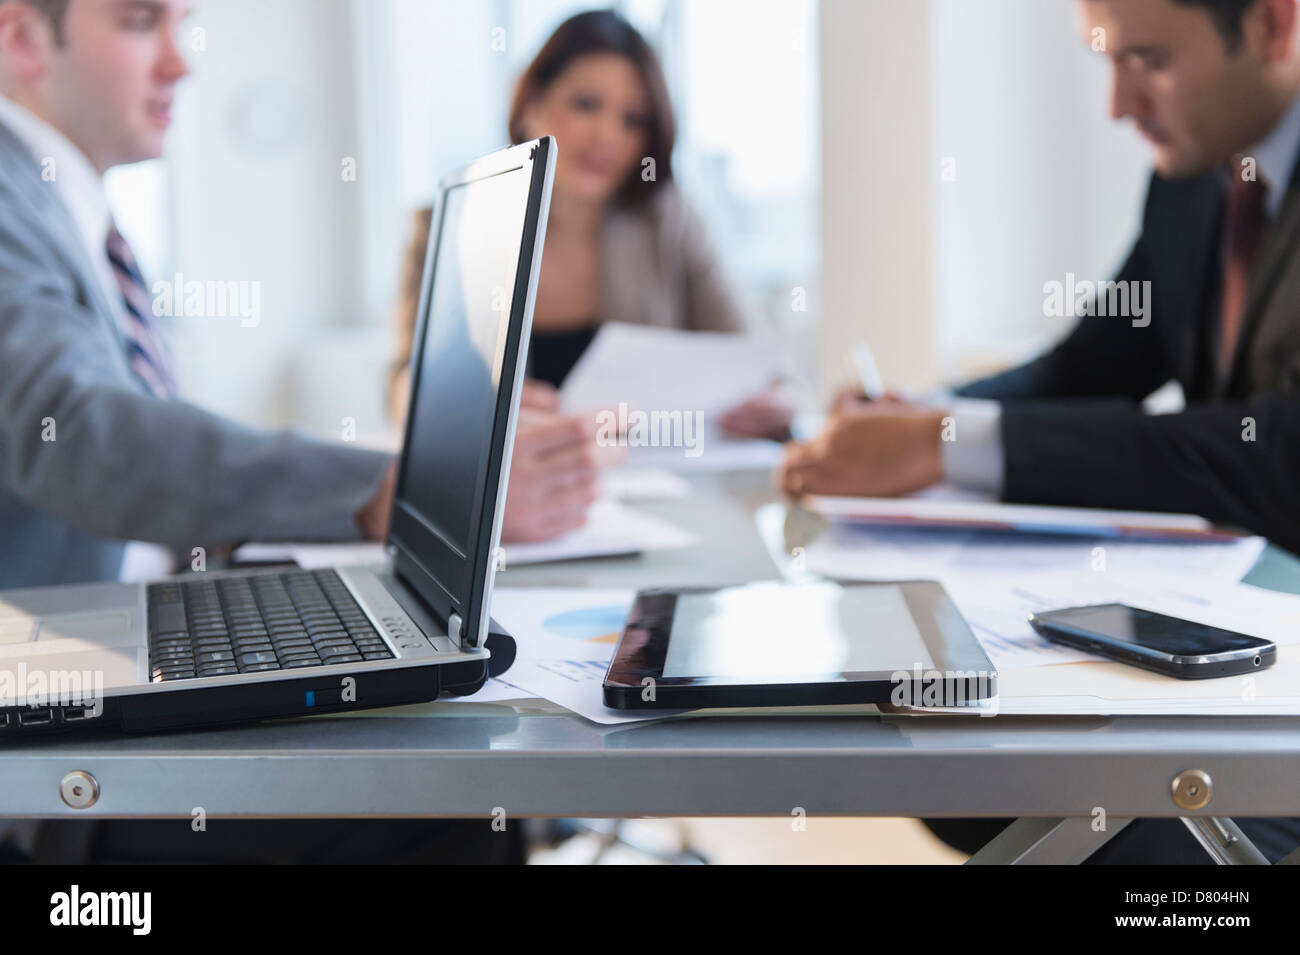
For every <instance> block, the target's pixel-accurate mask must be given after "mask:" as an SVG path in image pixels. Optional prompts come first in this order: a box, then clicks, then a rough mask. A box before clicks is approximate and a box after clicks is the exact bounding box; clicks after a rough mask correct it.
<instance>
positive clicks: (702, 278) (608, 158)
mask: <svg viewBox="0 0 1300 955" xmlns="http://www.w3.org/2000/svg"><path fill="white" fill-rule="evenodd" d="M509 131H510V138H511V141H512V142H515V143H521V142H526V141H527V140H530V139H535V138H537V137H539V136H543V135H548V134H549V135H552V136H554V137H555V139H556V142H557V145H558V147H559V148H558V150H557V153H558V155H557V159H556V170H555V185H554V190H553V194H552V197H551V211H550V220H549V223H548V225H547V230H546V245H545V248H544V251H543V256H542V270H541V277H540V280H539V285H538V289H537V303H536V308H535V310H534V314H533V332H532V338H531V340H530V344H529V355H528V369H529V379H530V380H529V384H528V386H527V388H526V390H525V394H524V404H525V405H530V406H532V407H534V408H542V409H553V408H554V406H555V394H554V389H556V388H558V387H559V386H560V385H561V384H562V383H563V381H564V379H565V377H566V376H567V375H568V373H569V371H570V370H571V369H572V368H573V366H574V365H575V364H576V363H577V361H578V359H579V358H580V357H581V356H582V353H583V352H584V351H585V350H586V348H587V346H588V345H589V344H590V343H591V341H592V339H593V338H594V337H595V334H596V331H597V329H598V328H599V326H600V325H601V323H602V322H607V321H613V322H630V323H634V324H641V325H657V326H662V327H669V328H680V329H688V330H694V331H741V330H742V329H743V327H744V322H743V318H742V315H741V312H740V309H739V307H738V305H737V302H736V299H735V298H734V296H733V295H732V293H731V291H730V289H729V288H728V286H727V283H726V280H725V278H724V276H723V274H722V270H721V268H720V265H719V262H718V259H717V256H716V255H715V253H714V251H713V249H712V247H711V246H710V245H709V243H708V241H707V239H706V238H705V235H704V228H703V225H702V223H701V222H700V220H699V218H698V217H697V216H696V215H695V213H694V212H693V211H692V209H691V208H690V206H689V205H688V204H687V202H686V200H685V198H684V197H683V196H682V194H681V192H680V191H679V190H678V189H677V187H676V185H675V184H674V182H673V176H672V158H671V157H672V151H673V141H674V139H675V136H676V126H675V122H674V119H673V111H672V104H671V102H670V101H669V98H668V88H667V85H666V84H665V82H664V76H663V69H662V68H661V66H660V64H659V60H658V58H657V57H656V56H655V54H654V52H653V51H652V50H651V48H650V45H649V44H648V43H647V42H646V40H645V38H644V37H642V36H641V34H640V33H638V32H637V31H636V29H635V28H633V27H632V26H631V25H630V24H629V23H628V22H627V21H626V20H624V19H623V18H622V17H621V16H619V15H618V14H617V13H615V12H613V11H612V10H596V11H590V12H587V13H581V14H578V15H577V16H574V17H571V18H570V19H568V20H566V21H565V22H564V23H562V24H561V25H560V26H559V28H558V29H557V30H556V31H555V33H553V34H552V35H551V37H550V39H549V40H547V41H546V43H545V45H544V46H543V47H542V49H541V51H540V52H539V53H538V54H537V57H536V58H535V59H534V60H533V62H532V63H531V64H530V65H529V67H528V69H527V70H525V72H524V74H523V76H522V77H521V78H520V80H519V84H518V86H517V87H516V89H515V95H514V101H513V103H512V104H511V108H510V120H509ZM431 219H432V211H431V210H428V209H425V210H422V211H421V212H419V213H418V214H417V221H416V229H415V238H414V240H413V241H412V243H411V246H410V250H409V252H408V257H407V265H406V273H405V279H404V282H403V300H402V304H401V306H400V308H399V312H398V322H399V333H398V340H399V343H400V346H399V349H398V352H399V354H398V358H397V360H396V362H395V363H394V367H393V371H392V376H391V382H390V384H391V391H390V400H391V404H392V408H393V412H394V417H397V418H400V417H401V415H402V412H403V409H404V408H405V406H406V395H407V390H408V388H409V380H408V375H409V365H410V353H411V340H412V338H413V336H414V332H415V322H416V316H417V313H418V311H419V302H418V298H419V292H420V278H421V273H422V270H423V266H424V259H425V251H426V248H427V242H428V235H429V226H430V222H431ZM790 418H791V410H790V408H789V406H788V404H787V403H786V402H785V401H784V400H783V399H782V398H781V397H780V392H779V391H777V390H775V389H774V390H771V391H768V392H765V393H763V394H760V395H756V396H755V397H753V398H752V399H750V400H748V401H746V402H744V403H742V404H741V405H739V406H737V407H736V408H733V409H731V410H730V411H729V412H728V413H727V414H726V415H724V417H723V419H722V421H721V423H722V426H723V427H724V428H725V429H726V430H728V431H730V432H732V433H733V434H737V435H741V436H747V437H775V438H784V437H786V436H787V434H788V430H789V424H790Z"/></svg>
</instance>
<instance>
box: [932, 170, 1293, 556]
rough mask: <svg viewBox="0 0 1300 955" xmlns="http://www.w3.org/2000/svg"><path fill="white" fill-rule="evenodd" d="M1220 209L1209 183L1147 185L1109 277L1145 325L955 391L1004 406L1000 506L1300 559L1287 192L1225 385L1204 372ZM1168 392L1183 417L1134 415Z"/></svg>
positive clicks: (1067, 342)
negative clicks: (1135, 519)
mask: <svg viewBox="0 0 1300 955" xmlns="http://www.w3.org/2000/svg"><path fill="white" fill-rule="evenodd" d="M1223 209H1224V183H1223V182H1222V180H1221V178H1220V177H1219V176H1218V175H1216V174H1213V173H1210V174H1206V175H1202V176H1198V177H1194V178H1191V179H1185V180H1179V181H1170V180H1165V179H1161V178H1160V177H1159V176H1156V177H1153V179H1152V181H1151V187H1150V190H1149V192H1148V194H1147V202H1146V210H1145V213H1144V216H1143V224H1142V234H1141V237H1140V238H1139V240H1138V242H1137V244H1136V245H1135V246H1134V248H1133V250H1132V252H1131V253H1130V254H1129V257H1128V261H1127V262H1126V263H1125V264H1124V267H1123V269H1122V270H1121V272H1120V275H1119V277H1118V278H1119V280H1122V281H1130V280H1132V281H1150V282H1151V286H1150V289H1151V305H1150V311H1149V312H1148V315H1149V317H1150V319H1151V321H1150V324H1149V325H1147V326H1146V327H1144V328H1139V327H1134V326H1133V324H1132V322H1131V321H1130V320H1129V319H1127V318H1119V317H1086V318H1081V319H1079V321H1078V324H1077V325H1076V326H1075V327H1074V329H1073V330H1072V331H1071V332H1070V334H1069V335H1068V336H1066V338H1065V339H1064V340H1063V341H1061V343H1060V344H1058V345H1057V346H1056V347H1055V348H1053V349H1052V350H1051V351H1049V352H1047V353H1046V354H1044V355H1042V356H1041V357H1039V358H1037V359H1036V360H1034V361H1031V362H1029V363H1028V364H1026V365H1023V366H1021V367H1019V368H1016V369H1013V370H1011V371H1008V372H1006V373H1004V374H1000V375H996V376H994V377H992V378H987V379H984V380H982V381H977V382H974V383H972V384H969V385H967V386H966V387H964V388H962V389H960V390H959V391H958V394H960V395H963V396H967V397H979V398H996V399H1000V400H1001V401H1002V403H1003V408H1002V442H1003V448H1004V452H1003V453H1004V455H1005V465H1006V471H1005V485H1004V491H1003V497H1004V499H1005V500H1007V501H1014V502H1019V503H1029V504H1058V505H1071V504H1072V505H1082V506H1088V507H1109V508H1121V509H1138V510H1153V511H1187V512H1191V513H1196V514H1201V515H1203V516H1204V517H1206V518H1208V519H1210V520H1212V521H1215V522H1217V523H1222V524H1230V525H1238V526H1241V527H1244V528H1247V529H1249V530H1251V531H1253V532H1255V533H1258V534H1262V535H1264V536H1266V537H1268V538H1270V539H1272V540H1273V541H1275V542H1277V543H1278V544H1281V545H1282V546H1283V547H1286V548H1288V549H1289V550H1291V551H1294V552H1297V553H1300V180H1298V179H1297V178H1293V179H1292V182H1291V184H1290V187H1289V189H1288V191H1287V194H1286V197H1285V199H1284V201H1283V204H1282V207H1281V210H1280V211H1279V213H1278V215H1277V218H1276V219H1275V220H1273V222H1272V223H1271V225H1270V227H1269V230H1268V233H1267V236H1266V237H1265V239H1264V243H1263V245H1262V247H1261V248H1260V250H1259V253H1258V258H1257V259H1256V266H1255V273H1254V275H1253V277H1252V283H1251V290H1250V294H1249V300H1248V304H1247V306H1246V313H1245V316H1244V318H1243V325H1242V331H1241V335H1240V338H1239V340H1238V345H1237V349H1236V352H1235V354H1234V357H1233V360H1232V365H1231V370H1230V373H1229V374H1228V375H1227V376H1226V378H1221V377H1220V376H1219V375H1218V374H1217V373H1216V371H1215V359H1214V356H1215V353H1216V350H1217V344H1216V343H1217V339H1218V334H1217V328H1218V313H1219V305H1218V299H1219V294H1220V292H1219V289H1220V284H1219V283H1220V273H1221V271H1222V269H1221V251H1220V249H1221V242H1220V232H1221V224H1222V219H1223ZM1171 379H1177V380H1178V381H1179V382H1180V383H1181V384H1182V387H1183V390H1184V393H1185V395H1186V397H1187V408H1186V410H1185V411H1183V412H1182V413H1179V414H1171V415H1147V414H1144V413H1143V411H1142V410H1141V407H1140V405H1139V402H1140V401H1141V399H1142V398H1143V397H1145V396H1146V395H1147V394H1149V393H1150V392H1152V391H1154V390H1155V389H1156V388H1158V387H1160V386H1161V385H1163V384H1164V383H1166V382H1168V381H1170V380H1171ZM1246 419H1250V420H1249V421H1247V420H1246ZM1252 422H1253V437H1254V440H1253V441H1252V440H1246V439H1245V437H1243V435H1245V436H1247V437H1248V436H1250V430H1251V425H1252ZM957 439H958V440H960V439H961V436H960V435H958V436H957Z"/></svg>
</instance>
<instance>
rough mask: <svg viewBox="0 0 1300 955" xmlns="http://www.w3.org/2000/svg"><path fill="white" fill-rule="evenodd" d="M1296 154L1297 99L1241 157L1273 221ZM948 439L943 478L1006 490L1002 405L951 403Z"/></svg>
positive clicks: (1299, 146)
mask: <svg viewBox="0 0 1300 955" xmlns="http://www.w3.org/2000/svg"><path fill="white" fill-rule="evenodd" d="M1297 153H1300V96H1297V97H1296V98H1295V99H1293V100H1292V101H1291V105H1290V107H1288V109H1287V111H1286V112H1285V113H1284V114H1283V115H1282V118H1281V119H1280V120H1279V121H1278V122H1277V124H1276V125H1274V127H1273V128H1272V129H1271V130H1269V133H1268V135H1267V136H1265V137H1264V138H1263V139H1261V140H1260V141H1259V142H1258V143H1256V144H1255V146H1254V147H1253V148H1251V149H1248V150H1246V151H1245V152H1244V153H1243V154H1242V155H1243V156H1250V157H1252V158H1253V159H1254V160H1255V166H1256V169H1255V172H1256V175H1257V176H1258V178H1259V179H1260V181H1262V182H1264V183H1266V184H1268V187H1269V189H1268V192H1267V193H1265V196H1264V203H1265V206H1266V208H1267V209H1268V214H1269V218H1276V217H1277V214H1278V212H1280V211H1281V209H1282V201H1283V200H1284V199H1285V198H1286V192H1287V187H1288V186H1289V185H1290V184H1291V177H1292V175H1293V174H1294V173H1295V166H1296V156H1297ZM951 409H952V411H951V413H952V418H953V432H954V435H953V436H954V438H955V440H953V441H946V442H944V444H943V470H944V479H945V480H946V481H948V482H949V483H951V484H955V485H957V486H959V487H965V488H969V489H971V490H976V491H987V492H989V493H991V494H995V495H997V496H999V497H1001V495H1002V491H1003V488H1004V487H1005V486H1006V480H1005V478H1006V475H1005V471H1004V469H1005V466H1006V465H1005V458H1004V457H1003V453H1002V452H1003V448H1002V403H1001V402H999V401H997V400H995V399H991V398H958V399H956V400H955V401H953V403H952V405H951Z"/></svg>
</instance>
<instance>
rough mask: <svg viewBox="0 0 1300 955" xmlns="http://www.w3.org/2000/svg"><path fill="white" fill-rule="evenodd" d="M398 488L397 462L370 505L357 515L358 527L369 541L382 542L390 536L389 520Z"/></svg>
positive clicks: (386, 475)
mask: <svg viewBox="0 0 1300 955" xmlns="http://www.w3.org/2000/svg"><path fill="white" fill-rule="evenodd" d="M396 487H397V462H396V461H393V463H392V464H390V465H388V470H386V471H385V472H384V479H383V481H382V482H381V483H380V485H379V490H378V491H376V492H375V496H374V497H372V498H371V499H370V501H369V503H367V504H366V506H365V507H363V508H362V509H361V511H360V512H359V513H358V514H357V527H359V528H361V533H362V535H363V536H364V537H366V538H367V539H368V540H372V541H381V540H383V539H384V538H385V537H387V536H388V518H389V515H391V514H392V511H393V491H394V490H395V488H396Z"/></svg>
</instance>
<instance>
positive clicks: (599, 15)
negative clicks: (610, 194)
mask: <svg viewBox="0 0 1300 955" xmlns="http://www.w3.org/2000/svg"><path fill="white" fill-rule="evenodd" d="M593 53H615V54H617V55H619V56H622V57H625V58H627V59H628V60H630V61H631V62H632V65H633V66H635V67H636V70H637V72H638V73H639V74H641V82H643V83H644V84H645V88H646V92H647V94H648V95H649V97H650V117H649V121H648V122H647V125H646V136H647V144H646V156H648V157H650V158H652V159H653V160H654V177H653V178H652V179H649V180H647V179H644V178H643V177H642V167H640V166H638V167H637V169H635V170H634V171H633V172H632V173H631V174H630V175H629V176H628V180H627V182H625V183H624V184H623V185H622V186H621V187H620V188H619V190H618V193H617V195H616V196H615V199H616V200H617V201H619V202H623V203H627V204H633V203H639V202H643V201H645V200H646V199H648V198H649V197H650V196H651V195H652V194H653V193H654V191H655V190H656V189H657V188H659V187H660V186H663V185H665V184H666V183H668V182H670V181H672V177H673V169H672V155H673V142H674V141H675V140H676V137H677V124H676V120H675V119H674V118H673V104H672V101H671V100H670V99H669V97H668V84H667V83H666V82H665V81H664V71H663V67H662V66H661V65H660V63H659V57H658V56H656V55H655V52H654V50H652V49H651V48H650V44H649V43H647V42H646V39H645V37H643V36H642V35H641V34H640V33H638V32H637V30H636V28H635V27H634V26H632V24H630V23H628V22H627V21H626V20H625V19H623V17H621V16H620V15H619V14H617V13H615V12H614V11H613V10H589V11H587V12H586V13H579V14H577V15H576V16H572V17H570V18H569V19H567V20H565V21H564V22H563V23H561V24H560V25H559V26H558V27H557V28H556V30H555V32H554V33H552V34H551V37H550V39H548V40H547V41H546V43H545V44H544V45H543V46H542V48H541V50H540V51H539V52H538V54H537V56H536V57H534V58H533V62H532V63H530V64H528V69H526V70H524V74H523V76H521V77H520V78H519V83H518V84H517V85H516V86H515V96H514V100H513V102H511V104H510V124H509V130H510V140H511V142H515V143H521V142H523V141H524V140H525V139H527V138H528V137H527V136H526V135H525V134H524V130H523V113H524V109H525V108H526V107H527V106H528V104H529V103H530V102H532V101H533V99H534V98H535V97H537V96H539V95H541V93H542V92H543V91H544V90H545V89H546V88H547V87H548V86H550V85H551V83H553V82H554V81H555V79H556V78H557V77H558V76H559V75H560V74H561V73H563V72H564V71H565V70H566V69H567V68H568V67H569V65H570V64H571V63H572V62H573V61H574V60H576V59H577V58H578V57H581V56H588V55H590V54H593ZM560 148H564V144H563V143H561V144H560Z"/></svg>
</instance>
